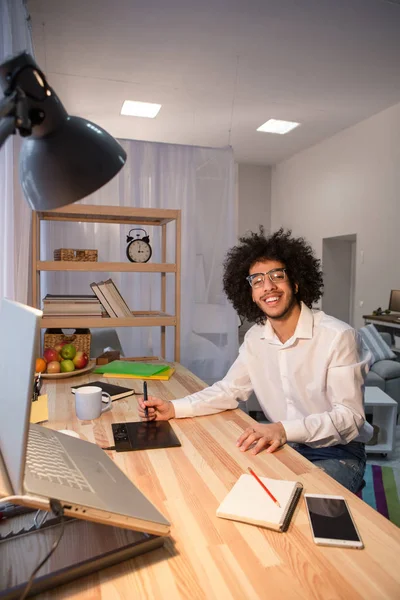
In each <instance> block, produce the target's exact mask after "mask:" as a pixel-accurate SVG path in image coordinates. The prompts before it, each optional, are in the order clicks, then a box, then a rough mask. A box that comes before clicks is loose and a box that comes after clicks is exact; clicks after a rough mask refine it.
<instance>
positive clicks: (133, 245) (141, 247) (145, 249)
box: [126, 227, 152, 263]
mask: <svg viewBox="0 0 400 600" xmlns="http://www.w3.org/2000/svg"><path fill="white" fill-rule="evenodd" d="M131 231H143V232H144V236H143V237H142V238H141V237H140V235H141V234H140V233H136V234H135V235H136V237H133V236H131V235H130V234H131ZM126 243H127V244H128V246H127V248H126V256H127V258H128V260H130V261H131V262H135V263H145V262H147V261H148V260H150V258H151V254H152V249H151V246H150V240H149V236H148V235H147V232H146V231H145V230H144V229H142V228H141V227H134V228H133V229H131V230H130V231H129V233H128V235H127V236H126Z"/></svg>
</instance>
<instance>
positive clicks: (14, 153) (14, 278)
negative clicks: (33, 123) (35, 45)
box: [0, 0, 33, 303]
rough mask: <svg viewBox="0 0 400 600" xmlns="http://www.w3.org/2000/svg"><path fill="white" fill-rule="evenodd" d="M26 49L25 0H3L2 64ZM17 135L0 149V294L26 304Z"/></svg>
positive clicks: (26, 214)
mask: <svg viewBox="0 0 400 600" xmlns="http://www.w3.org/2000/svg"><path fill="white" fill-rule="evenodd" d="M23 50H27V51H28V52H29V53H30V54H33V52H32V42H31V34H30V29H29V27H28V20H27V13H26V10H25V2H23V1H22V0H0V63H3V62H4V61H5V60H6V59H8V58H9V57H10V56H12V55H13V54H17V53H19V52H21V51H23ZM2 97H3V94H2V93H1V92H0V98H2ZM17 135H18V134H17ZM17 135H15V136H12V137H11V138H9V139H8V140H7V141H6V142H5V144H4V145H3V147H2V148H1V149H0V256H1V260H0V297H3V296H6V297H8V298H11V299H13V300H18V301H20V302H25V303H26V302H28V300H29V279H30V277H29V276H30V262H29V261H30V223H31V210H30V208H29V205H28V204H27V202H26V201H25V199H24V197H23V194H22V190H21V187H20V184H19V180H18V151H19V147H20V143H21V140H20V139H19V137H17Z"/></svg>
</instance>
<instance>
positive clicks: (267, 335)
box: [261, 302, 314, 344]
mask: <svg viewBox="0 0 400 600" xmlns="http://www.w3.org/2000/svg"><path fill="white" fill-rule="evenodd" d="M300 306H301V311H300V317H299V320H298V321H297V326H296V329H295V331H294V334H293V335H292V337H291V338H290V340H288V341H287V342H286V344H287V343H288V342H289V341H290V342H292V343H293V342H294V340H296V339H299V338H303V339H311V338H312V335H313V327H314V314H313V312H312V310H311V309H309V308H308V306H306V305H305V304H304V302H301V303H300ZM261 338H262V339H266V340H268V341H269V342H270V343H273V344H275V343H277V342H278V343H279V344H281V342H280V341H279V339H278V337H277V336H276V334H275V332H274V330H273V327H272V325H271V322H270V321H269V320H268V319H267V321H266V323H265V325H264V327H263V331H262V333H261Z"/></svg>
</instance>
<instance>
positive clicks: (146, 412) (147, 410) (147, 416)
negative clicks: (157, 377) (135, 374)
mask: <svg viewBox="0 0 400 600" xmlns="http://www.w3.org/2000/svg"><path fill="white" fill-rule="evenodd" d="M143 400H144V401H145V402H147V381H143ZM144 414H145V417H146V419H148V418H149V407H148V406H145V408H144Z"/></svg>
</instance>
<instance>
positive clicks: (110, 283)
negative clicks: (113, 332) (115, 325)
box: [104, 279, 132, 317]
mask: <svg viewBox="0 0 400 600" xmlns="http://www.w3.org/2000/svg"><path fill="white" fill-rule="evenodd" d="M104 285H105V287H106V288H107V289H108V290H110V292H111V295H112V296H113V297H114V298H115V300H116V302H117V303H118V305H119V306H120V307H121V309H122V311H123V312H124V316H125V317H132V312H131V309H130V308H129V306H128V305H127V303H126V302H125V300H124V298H123V297H122V294H121V292H120V291H119V289H118V288H117V286H116V285H115V283H114V282H113V280H112V279H107V281H105V282H104Z"/></svg>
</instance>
